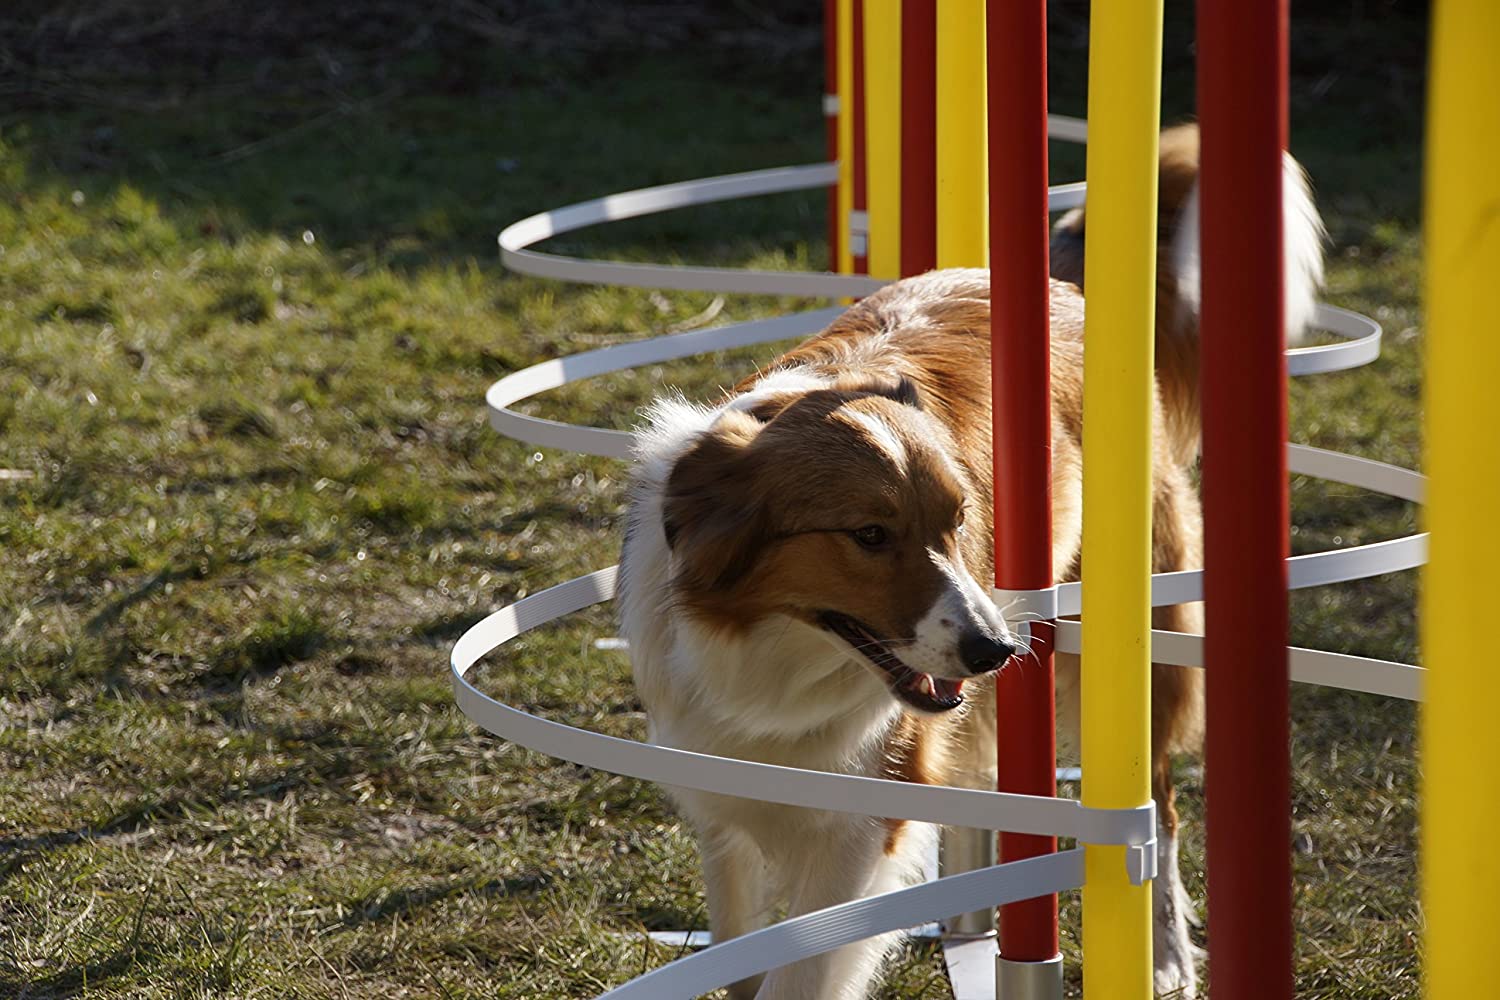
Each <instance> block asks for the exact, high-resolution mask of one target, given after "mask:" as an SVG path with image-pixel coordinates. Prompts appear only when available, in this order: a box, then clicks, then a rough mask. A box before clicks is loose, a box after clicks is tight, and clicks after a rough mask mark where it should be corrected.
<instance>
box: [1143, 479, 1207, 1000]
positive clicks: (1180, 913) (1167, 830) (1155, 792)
mask: <svg viewBox="0 0 1500 1000" xmlns="http://www.w3.org/2000/svg"><path fill="white" fill-rule="evenodd" d="M1153 528H1154V530H1153V537H1152V544H1153V548H1154V550H1155V551H1154V553H1153V562H1154V569H1155V570H1156V571H1157V572H1171V571H1176V570H1184V569H1193V568H1196V567H1198V566H1201V565H1203V551H1202V541H1201V528H1200V516H1199V512H1198V503H1197V497H1196V496H1194V495H1193V492H1192V489H1191V487H1190V486H1189V485H1188V483H1187V481H1186V476H1185V475H1183V474H1181V472H1180V471H1178V470H1172V471H1171V472H1169V473H1167V474H1165V475H1162V476H1161V477H1160V480H1159V481H1158V484H1157V488H1156V510H1155V517H1154V524H1153ZM1151 627H1152V628H1157V629H1165V630H1167V631H1171V632H1189V633H1195V634H1201V633H1202V631H1203V605H1201V604H1180V605H1176V606H1174V607H1165V608H1156V609H1155V610H1154V611H1153V612H1152V615H1151ZM1202 727H1203V671H1201V670H1198V669H1195V668H1192V667H1178V666H1172V665H1169V664H1162V663H1158V664H1153V665H1152V668H1151V744H1152V745H1151V751H1152V772H1151V794H1152V797H1153V798H1154V799H1155V800H1156V815H1157V827H1156V845H1157V846H1156V858H1157V876H1156V879H1155V881H1154V883H1153V884H1152V909H1153V915H1154V922H1155V928H1154V933H1153V934H1152V950H1153V951H1154V953H1155V954H1154V955H1153V959H1154V963H1155V969H1156V975H1155V987H1156V991H1157V993H1158V994H1168V995H1171V996H1173V997H1176V998H1180V1000H1191V998H1192V997H1194V996H1195V995H1196V993H1197V986H1198V975H1197V959H1198V957H1199V953H1200V952H1199V949H1198V948H1197V947H1196V946H1194V944H1193V942H1192V939H1191V938H1190V937H1189V936H1188V922H1189V919H1190V915H1191V914H1192V907H1193V903H1192V900H1191V899H1190V898H1189V896H1188V894H1187V890H1186V889H1184V888H1183V885H1182V875H1181V872H1180V870H1179V865H1178V857H1177V789H1176V787H1175V786H1174V784H1173V782H1172V755H1173V754H1174V753H1182V752H1196V751H1197V749H1198V746H1199V743H1200V741H1201V739H1202Z"/></svg>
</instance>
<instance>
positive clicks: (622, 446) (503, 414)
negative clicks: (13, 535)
mask: <svg viewBox="0 0 1500 1000" xmlns="http://www.w3.org/2000/svg"><path fill="white" fill-rule="evenodd" d="M842 311H843V309H842V307H839V306H833V307H829V308H825V309H815V310H812V311H810V312H803V313H793V314H792V315H789V316H778V317H776V318H774V319H762V320H752V321H750V322H746V323H734V324H731V325H729V326H721V327H715V328H713V329H710V330H694V331H692V332H691V333H679V334H672V335H669V336H663V337H652V338H649V339H647V340H638V341H632V342H631V343H628V344H615V345H612V346H610V347H601V348H599V349H597V350H593V351H585V352H583V353H582V354H575V355H572V356H571V357H566V358H554V359H552V360H551V361H543V362H542V363H541V364H537V365H532V366H531V367H530V368H523V369H521V370H520V371H518V372H514V373H512V374H510V375H507V376H505V377H504V378H502V379H500V380H499V381H498V382H496V383H494V384H493V385H491V386H490V387H489V389H488V391H486V393H485V400H486V402H487V403H488V405H489V411H490V426H491V427H493V428H494V429H495V430H497V431H499V432H500V433H501V434H504V435H505V436H506V437H510V438H515V439H516V440H518V441H525V442H526V443H528V444H534V445H539V446H542V447H546V448H559V449H562V450H564V451H571V452H577V453H580V454H584V455H602V456H605V457H608V458H624V459H628V458H629V457H630V455H631V436H630V433H629V432H627V431H615V430H608V429H606V428H603V427H589V426H586V425H582V424H568V423H563V422H561V421H556V420H546V419H544V418H542V417H532V416H528V415H526V414H523V413H517V412H516V411H514V410H513V409H511V407H512V406H514V405H515V404H517V403H519V402H522V401H523V400H526V399H530V398H531V397H533V396H536V395H538V394H540V393H543V392H546V391H547V390H549V389H556V388H559V387H561V386H564V385H568V384H570V383H573V382H578V381H582V380H583V379H587V378H594V377H596V376H599V375H607V374H609V373H611V372H617V371H623V370H625V369H627V368H636V367H639V366H641V365H648V364H658V363H660V362H663V361H672V360H675V359H677V358H685V357H690V356H693V355H697V354H706V353H708V352H711V351H723V350H730V349H733V348H737V347H751V346H754V345H756V344H764V343H770V342H773V341H777V340H787V339H790V338H792V337H804V336H807V335H809V334H812V333H816V332H817V331H819V330H821V329H823V328H824V327H825V326H827V325H828V324H829V323H831V322H833V320H834V318H835V317H837V316H838V315H839V313H841V312H842ZM1318 316H1319V318H1320V322H1321V321H1322V320H1324V319H1326V320H1327V321H1328V324H1329V326H1328V328H1329V329H1330V330H1331V331H1332V332H1335V333H1339V335H1340V336H1351V337H1353V336H1356V335H1357V336H1358V337H1359V338H1361V339H1359V340H1356V341H1351V342H1350V343H1349V344H1347V345H1340V346H1341V347H1344V348H1357V349H1358V350H1357V353H1351V354H1349V355H1347V356H1345V355H1339V354H1336V353H1334V354H1329V353H1325V354H1322V355H1319V356H1318V357H1319V361H1318V362H1317V364H1318V365H1319V366H1321V367H1316V368H1309V372H1311V371H1333V370H1336V369H1337V368H1340V367H1350V366H1351V365H1352V364H1353V363H1359V364H1363V363H1365V362H1364V361H1363V360H1357V359H1360V358H1365V357H1366V355H1368V356H1369V357H1375V356H1377V355H1378V354H1379V351H1380V327H1379V326H1378V325H1376V324H1375V323H1374V321H1372V320H1367V319H1365V318H1364V317H1362V316H1359V315H1357V314H1355V313H1350V312H1346V311H1345V310H1342V309H1335V308H1333V307H1332V306H1326V305H1320V306H1319V313H1318ZM1356 321H1358V322H1356ZM1335 328H1336V329H1335ZM1372 331H1373V332H1372ZM1309 350H1311V351H1328V350H1329V349H1328V348H1322V347H1316V348H1298V349H1297V350H1294V351H1288V352H1287V355H1288V364H1289V365H1291V364H1293V362H1294V361H1296V359H1297V357H1298V354H1299V352H1300V351H1309ZM1372 352H1373V353H1372ZM1345 362H1349V363H1348V364H1346V363H1345ZM1291 461H1292V463H1293V466H1292V471H1294V472H1298V473H1303V474H1306V475H1315V476H1321V477H1323V478H1326V479H1334V480H1336V481H1338V482H1348V480H1344V479H1340V478H1339V477H1340V475H1343V474H1345V473H1344V472H1342V471H1341V472H1339V473H1338V474H1325V473H1324V472H1322V471H1319V470H1320V469H1329V470H1331V469H1339V470H1347V469H1354V468H1357V467H1359V466H1360V465H1361V464H1368V465H1370V466H1379V467H1380V468H1381V469H1384V470H1387V471H1385V472H1381V473H1376V472H1375V470H1374V469H1373V468H1372V469H1368V470H1366V471H1367V472H1369V473H1370V475H1369V477H1368V481H1369V482H1371V483H1376V482H1378V483H1390V484H1395V485H1396V487H1397V488H1396V489H1389V490H1388V489H1385V488H1384V487H1383V486H1376V485H1372V486H1369V487H1367V488H1369V489H1377V490H1379V491H1380V492H1383V493H1390V494H1391V495H1392V496H1399V497H1402V498H1403V499H1414V498H1415V497H1413V496H1412V495H1411V493H1412V491H1413V490H1416V493H1417V495H1418V496H1419V495H1420V480H1421V477H1420V476H1418V475H1417V473H1414V472H1410V471H1408V470H1405V469H1398V468H1396V467H1395V466H1382V465H1380V463H1373V462H1366V460H1365V459H1356V458H1350V457H1349V456H1344V455H1339V454H1338V453H1337V452H1330V451H1322V450H1321V449H1316V448H1306V447H1304V446H1301V445H1293V446H1292V453H1291ZM1413 477H1415V478H1413ZM1196 599H1197V598H1193V597H1179V598H1177V599H1176V600H1171V601H1166V600H1164V601H1162V602H1159V603H1166V604H1177V603H1181V602H1182V601H1186V600H1196ZM1059 613H1060V614H1076V613H1077V608H1076V606H1075V607H1074V608H1073V610H1060V611H1059Z"/></svg>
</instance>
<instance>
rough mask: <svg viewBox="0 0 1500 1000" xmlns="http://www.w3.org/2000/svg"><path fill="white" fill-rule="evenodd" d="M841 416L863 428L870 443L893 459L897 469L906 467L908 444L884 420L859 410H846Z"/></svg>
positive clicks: (900, 469)
mask: <svg viewBox="0 0 1500 1000" xmlns="http://www.w3.org/2000/svg"><path fill="white" fill-rule="evenodd" d="M840 416H841V417H842V418H843V419H845V420H848V421H849V422H850V423H852V424H854V425H855V426H857V427H858V428H859V429H860V430H862V431H863V432H864V433H865V436H866V437H868V438H869V439H870V443H871V444H873V445H875V447H877V448H879V449H880V451H881V453H882V454H884V455H885V456H886V457H887V458H889V459H890V460H891V464H892V465H894V466H895V467H896V471H898V472H900V471H902V470H904V469H905V468H906V445H905V444H903V443H902V441H901V439H900V438H899V437H897V436H896V432H895V431H893V430H891V427H890V425H889V424H887V423H886V422H885V421H884V420H881V419H880V418H879V417H878V416H876V415H875V414H873V413H861V412H860V411H859V410H844V411H841V413H840Z"/></svg>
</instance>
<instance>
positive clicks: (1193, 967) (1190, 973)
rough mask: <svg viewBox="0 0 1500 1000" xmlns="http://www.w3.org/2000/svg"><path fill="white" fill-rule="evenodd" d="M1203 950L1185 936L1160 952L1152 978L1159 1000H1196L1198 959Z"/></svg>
mask: <svg viewBox="0 0 1500 1000" xmlns="http://www.w3.org/2000/svg"><path fill="white" fill-rule="evenodd" d="M1201 955H1202V949H1200V948H1197V947H1195V946H1194V945H1193V943H1192V942H1191V941H1189V940H1187V937H1186V935H1184V936H1183V937H1182V938H1181V940H1179V941H1173V942H1170V943H1169V944H1168V946H1167V947H1166V948H1163V949H1161V950H1160V953H1159V954H1158V956H1157V960H1156V970H1155V974H1154V976H1153V977H1152V980H1153V981H1152V985H1153V987H1154V988H1155V991H1156V996H1157V998H1158V1000H1195V998H1196V997H1197V996H1198V959H1199V957H1200V956H1201Z"/></svg>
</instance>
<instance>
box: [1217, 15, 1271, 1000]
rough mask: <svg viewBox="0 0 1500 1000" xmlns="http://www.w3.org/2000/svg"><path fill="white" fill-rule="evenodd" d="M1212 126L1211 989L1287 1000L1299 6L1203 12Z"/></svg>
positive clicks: (1258, 999) (1223, 998) (1241, 997)
mask: <svg viewBox="0 0 1500 1000" xmlns="http://www.w3.org/2000/svg"><path fill="white" fill-rule="evenodd" d="M1198 116H1199V120H1200V123H1201V124H1200V128H1201V129H1202V173H1201V177H1200V181H1199V183H1200V185H1201V187H1200V191H1199V197H1200V199H1201V200H1200V205H1201V214H1200V219H1201V228H1202V255H1203V292H1202V295H1203V306H1202V331H1203V369H1202V380H1203V506H1204V527H1205V532H1204V549H1205V553H1204V565H1205V569H1206V572H1205V575H1204V588H1203V589H1204V601H1205V605H1206V611H1207V635H1206V636H1205V638H1204V658H1205V663H1206V665H1207V670H1208V677H1207V687H1208V725H1207V730H1208V738H1207V778H1206V790H1207V799H1208V806H1207V808H1208V887H1209V893H1208V907H1209V910H1208V920H1209V926H1210V927H1211V928H1212V929H1213V930H1212V933H1213V944H1212V954H1213V961H1212V962H1211V963H1210V966H1209V970H1210V975H1211V977H1212V980H1211V986H1212V991H1211V992H1212V994H1213V997H1214V1000H1250V998H1254V1000H1290V998H1291V996H1292V986H1293V982H1292V866H1291V837H1292V830H1291V752H1290V719H1289V715H1290V712H1289V706H1288V694H1289V692H1288V687H1289V681H1288V675H1287V654H1286V639H1287V600H1286V586H1287V572H1286V557H1287V549H1288V541H1287V539H1288V533H1289V531H1288V513H1287V507H1288V501H1287V466H1286V379H1287V373H1286V356H1285V354H1284V347H1285V345H1284V343H1283V341H1284V335H1283V333H1282V332H1281V331H1283V330H1284V328H1285V323H1286V320H1285V317H1284V315H1283V305H1282V299H1283V295H1284V289H1283V287H1282V285H1283V277H1282V276H1283V269H1282V207H1281V206H1282V191H1281V186H1282V149H1283V148H1284V147H1285V144H1286V128H1287V127H1286V116H1287V0H1274V2H1255V3H1250V2H1245V3H1226V2H1222V0H1218V2H1211V0H1200V2H1199V4H1198Z"/></svg>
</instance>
